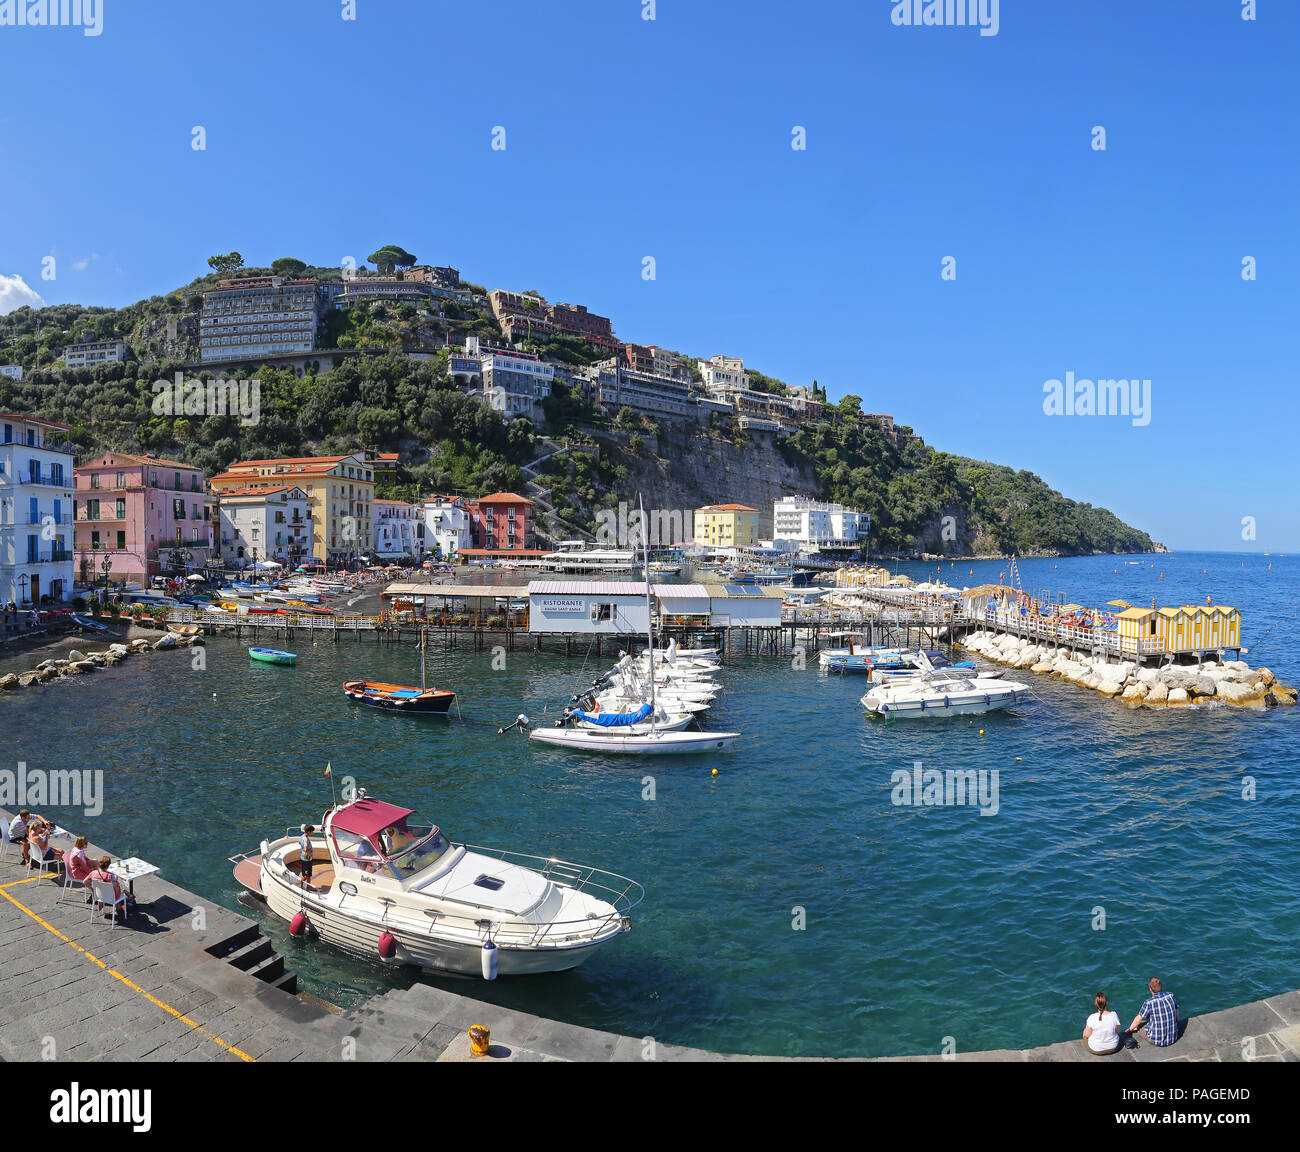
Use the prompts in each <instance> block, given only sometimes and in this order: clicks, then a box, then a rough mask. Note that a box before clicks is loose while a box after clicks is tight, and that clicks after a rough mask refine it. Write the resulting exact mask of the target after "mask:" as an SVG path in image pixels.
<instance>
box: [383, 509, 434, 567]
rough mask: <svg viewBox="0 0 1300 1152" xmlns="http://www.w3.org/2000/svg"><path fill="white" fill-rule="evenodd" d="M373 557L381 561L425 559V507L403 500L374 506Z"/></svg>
mask: <svg viewBox="0 0 1300 1152" xmlns="http://www.w3.org/2000/svg"><path fill="white" fill-rule="evenodd" d="M374 517H375V532H374V537H373V539H374V541H375V549H374V554H375V556H376V557H378V558H379V559H381V560H414V559H419V558H420V557H422V556H423V555H424V551H425V547H426V545H425V540H426V539H427V533H426V530H425V522H424V507H423V505H420V504H408V503H406V501H404V500H376V501H375V502H374Z"/></svg>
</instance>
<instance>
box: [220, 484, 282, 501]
mask: <svg viewBox="0 0 1300 1152" xmlns="http://www.w3.org/2000/svg"><path fill="white" fill-rule="evenodd" d="M296 487H297V485H296V484H284V485H281V486H280V487H279V488H227V489H226V490H225V491H224V492H223V493H221V496H222V498H223V499H225V498H227V497H230V496H274V495H275V493H277V492H292V491H293V490H294V488H296Z"/></svg>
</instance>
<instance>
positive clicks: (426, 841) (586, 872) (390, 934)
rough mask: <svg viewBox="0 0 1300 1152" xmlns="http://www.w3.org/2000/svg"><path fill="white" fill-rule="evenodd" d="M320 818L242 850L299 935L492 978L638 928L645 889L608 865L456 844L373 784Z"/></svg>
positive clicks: (577, 960)
mask: <svg viewBox="0 0 1300 1152" xmlns="http://www.w3.org/2000/svg"><path fill="white" fill-rule="evenodd" d="M321 825H322V826H321V828H320V829H319V830H313V831H312V832H311V833H306V832H305V826H303V827H304V830H303V831H302V832H300V831H299V830H298V829H294V828H287V829H286V830H285V833H284V835H283V836H281V837H279V838H277V839H274V840H270V839H268V840H263V841H262V843H261V846H260V849H259V850H258V851H256V852H248V853H243V854H241V855H239V856H235V857H232V858H231V862H232V863H233V864H234V866H235V877H236V879H238V880H239V882H240V883H241V884H243V885H244V887H245V888H247V889H248V891H249V892H250V893H252V894H253V895H254V896H257V897H259V898H261V899H264V900H265V901H266V904H267V907H268V908H269V909H270V910H271V911H272V912H274V913H275V914H276V915H277V916H279V917H280V918H281V919H283V920H286V921H288V922H289V925H290V932H291V933H292V934H294V935H303V934H305V933H311V934H313V935H316V936H318V937H319V938H320V939H321V940H323V941H325V942H326V943H328V944H332V945H334V946H335V947H338V948H341V949H343V950H344V951H346V952H349V953H352V954H354V955H358V956H362V957H368V958H371V959H375V958H378V959H382V960H385V961H393V962H397V963H400V964H406V965H411V966H413V967H416V968H420V969H422V970H424V971H428V972H435V973H441V974H452V975H458V976H469V977H480V978H486V979H489V980H491V979H495V978H496V977H497V976H514V975H524V974H529V973H539V972H562V971H566V970H568V969H571V968H576V967H577V966H578V965H579V964H581V963H583V962H584V961H586V960H588V959H589V958H590V957H591V956H592V955H593V954H594V953H595V952H596V951H597V950H598V949H599V948H600V947H601V946H603V945H604V944H606V943H608V942H609V941H610V940H612V939H614V938H615V937H616V936H619V935H621V934H622V933H623V932H626V931H627V930H628V929H629V928H630V927H631V921H630V920H629V918H628V913H629V912H630V911H631V910H632V909H633V908H635V907H636V905H637V904H639V903H640V901H641V899H642V897H643V896H644V894H645V892H644V889H642V887H641V885H639V884H637V883H636V881H634V880H629V879H628V878H627V877H626V876H619V875H617V874H615V873H613V872H606V871H604V870H602V869H599V868H592V867H590V866H587V865H578V864H571V863H568V862H565V861H561V860H556V859H554V858H549V859H547V858H542V857H538V856H531V855H527V854H525V853H520V852H506V851H501V850H497V849H490V848H480V847H476V846H473V845H468V844H455V843H452V842H451V841H450V840H448V839H447V837H446V836H444V835H443V833H442V831H441V829H439V828H438V827H437V826H436V825H435V824H433V823H432V822H431V821H428V820H425V819H423V818H422V817H420V816H418V815H416V813H415V812H414V811H412V810H411V809H409V808H402V807H398V806H397V805H393V804H387V803H384V802H382V801H379V800H375V799H372V798H371V797H369V796H367V795H366V794H365V791H364V790H358V792H357V795H356V798H354V799H350V800H345V801H344V802H342V803H336V804H334V805H332V806H331V807H330V809H329V810H328V811H327V812H326V813H325V816H324V818H323V820H322V821H321ZM304 838H305V839H306V840H307V842H308V845H309V847H310V866H309V867H308V868H307V869H304V865H303V850H302V841H303V840H304Z"/></svg>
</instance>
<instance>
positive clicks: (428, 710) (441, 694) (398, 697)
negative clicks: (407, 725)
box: [343, 680, 456, 716]
mask: <svg viewBox="0 0 1300 1152" xmlns="http://www.w3.org/2000/svg"><path fill="white" fill-rule="evenodd" d="M343 691H344V692H346V693H347V695H348V698H349V699H350V700H355V701H356V702H357V703H358V704H369V705H370V706H371V707H372V708H387V709H389V710H390V711H392V712H418V713H423V714H424V715H432V716H445V715H446V714H447V712H448V711H449V710H450V709H451V704H452V701H453V700H455V699H456V693H455V692H450V691H447V690H446V689H442V688H412V687H408V686H407V685H404V684H378V683H376V682H375V681H373V680H349V681H348V682H347V683H345V684H344V685H343Z"/></svg>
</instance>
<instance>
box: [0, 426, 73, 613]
mask: <svg viewBox="0 0 1300 1152" xmlns="http://www.w3.org/2000/svg"><path fill="white" fill-rule="evenodd" d="M68 431H70V429H69V428H68V426H67V425H66V424H53V423H51V422H50V421H48V420H38V419H36V418H35V417H31V416H18V415H10V414H5V413H0V602H3V603H5V604H8V603H10V602H11V601H12V602H13V603H14V604H17V605H18V606H19V607H23V606H26V605H31V606H39V605H40V603H41V602H42V600H43V599H44V598H46V597H48V600H46V602H47V603H50V602H54V603H57V602H58V601H61V600H64V599H66V598H67V597H69V596H71V594H72V581H73V552H72V525H73V517H74V512H73V496H72V492H73V484H72V465H73V455H72V452H73V449H72V445H71V444H69V443H68V442H67V441H66V440H64V439H63V437H64V435H65V434H66V433H67V432H68Z"/></svg>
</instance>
